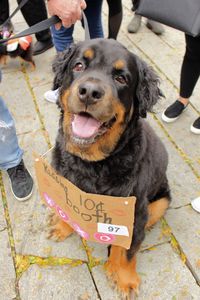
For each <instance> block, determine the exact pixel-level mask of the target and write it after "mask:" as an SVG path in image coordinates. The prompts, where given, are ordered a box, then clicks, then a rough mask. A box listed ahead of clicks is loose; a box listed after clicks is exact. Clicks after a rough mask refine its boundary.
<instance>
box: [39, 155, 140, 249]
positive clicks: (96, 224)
mask: <svg viewBox="0 0 200 300" xmlns="http://www.w3.org/2000/svg"><path fill="white" fill-rule="evenodd" d="M35 169H36V176H37V180H38V186H39V191H40V195H41V197H42V199H43V200H44V202H45V203H46V204H47V205H48V206H49V207H51V208H52V209H54V211H55V212H56V213H57V214H58V215H59V216H60V217H61V218H62V220H63V221H64V222H67V223H68V224H69V225H70V226H71V227H73V229H74V230H75V231H76V232H77V233H78V234H79V235H80V236H81V237H83V238H84V239H86V240H90V241H95V242H100V243H106V244H114V245H118V246H122V247H124V248H126V249H129V248H130V244H131V240H132V234H133V223H134V208H135V201H136V199H135V197H112V196H106V195H96V194H89V193H85V192H83V191H82V190H80V189H79V188H78V187H76V186H75V185H74V184H72V183H71V182H70V181H69V180H67V179H66V178H64V177H62V176H60V175H58V174H57V173H56V171H55V170H54V169H53V168H52V167H51V166H50V165H49V164H48V163H47V162H46V160H44V159H43V158H41V157H38V156H37V158H36V159H35Z"/></svg>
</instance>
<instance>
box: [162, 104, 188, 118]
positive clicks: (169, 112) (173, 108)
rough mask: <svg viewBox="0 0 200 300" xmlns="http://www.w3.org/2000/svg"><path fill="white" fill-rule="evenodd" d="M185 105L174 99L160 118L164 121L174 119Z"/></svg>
mask: <svg viewBox="0 0 200 300" xmlns="http://www.w3.org/2000/svg"><path fill="white" fill-rule="evenodd" d="M186 107H187V105H186V106H185V105H184V104H183V103H182V102H180V101H179V100H176V101H175V102H174V103H173V104H171V105H170V106H169V107H168V108H167V109H166V110H165V111H164V112H163V113H162V120H163V121H164V122H166V123H171V122H174V121H176V120H177V119H178V118H179V117H180V115H181V114H182V112H183V111H184V110H185V109H186Z"/></svg>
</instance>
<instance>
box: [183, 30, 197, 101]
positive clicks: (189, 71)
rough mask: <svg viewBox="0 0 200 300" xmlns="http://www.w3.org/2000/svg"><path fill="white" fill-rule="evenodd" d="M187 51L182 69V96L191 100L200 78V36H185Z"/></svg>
mask: <svg viewBox="0 0 200 300" xmlns="http://www.w3.org/2000/svg"><path fill="white" fill-rule="evenodd" d="M185 41H186V50H185V56H184V58H183V64H182V68H181V80H180V96H181V97H183V98H189V97H190V96H191V95H192V92H193V90H194V88H195V85H196V83H197V80H198V78H199V76H200V36H198V37H192V36H189V35H187V34H186V35H185Z"/></svg>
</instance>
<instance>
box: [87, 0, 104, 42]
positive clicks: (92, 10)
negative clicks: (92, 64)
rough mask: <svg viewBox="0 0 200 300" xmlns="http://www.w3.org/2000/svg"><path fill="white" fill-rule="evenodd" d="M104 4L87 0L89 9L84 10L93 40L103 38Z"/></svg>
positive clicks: (97, 0) (99, 0)
mask: <svg viewBox="0 0 200 300" xmlns="http://www.w3.org/2000/svg"><path fill="white" fill-rule="evenodd" d="M102 2H103V0H95V1H94V0H87V1H86V3H87V7H86V9H85V10H84V12H85V15H86V18H87V21H88V27H89V31H90V37H91V39H95V38H103V37H104V34H103V26H102V18H101V14H102Z"/></svg>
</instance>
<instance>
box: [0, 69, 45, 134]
mask: <svg viewBox="0 0 200 300" xmlns="http://www.w3.org/2000/svg"><path fill="white" fill-rule="evenodd" d="M5 83H6V84H5ZM1 91H2V92H1V95H2V96H3V98H4V101H5V102H6V104H7V106H8V108H9V110H10V112H11V114H12V116H13V118H14V120H15V126H16V130H17V134H22V133H27V132H32V131H33V130H34V131H36V130H38V129H39V128H40V123H39V119H38V116H37V113H36V111H35V107H34V103H33V99H32V96H31V93H30V91H29V89H28V86H27V84H26V81H25V78H24V76H23V74H22V73H21V72H18V73H17V74H15V73H14V72H13V73H8V74H4V75H3V82H2V84H1ZM13 91H14V93H13ZM22 120H23V121H22Z"/></svg>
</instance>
